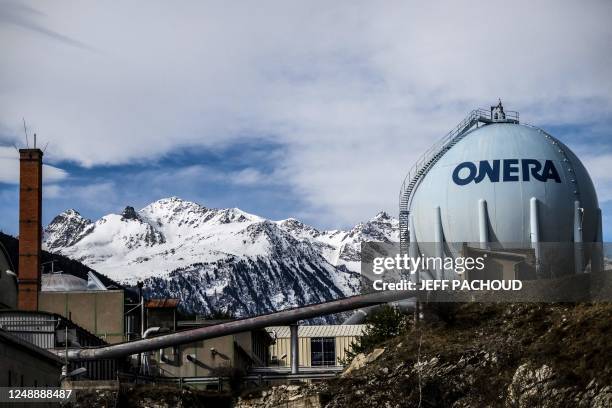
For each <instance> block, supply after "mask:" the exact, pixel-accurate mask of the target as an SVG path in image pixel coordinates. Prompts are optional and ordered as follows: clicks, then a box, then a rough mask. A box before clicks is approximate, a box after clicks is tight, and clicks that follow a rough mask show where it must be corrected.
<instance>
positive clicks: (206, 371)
mask: <svg viewBox="0 0 612 408" xmlns="http://www.w3.org/2000/svg"><path fill="white" fill-rule="evenodd" d="M236 337H241V339H237V338H236ZM238 340H240V342H241V343H242V342H243V341H244V340H245V339H244V338H243V336H241V333H239V334H238V335H235V336H223V337H218V338H215V339H209V340H204V341H198V342H195V343H191V344H186V345H183V346H178V347H175V348H172V347H168V348H165V349H164V356H165V360H166V361H167V362H162V363H160V359H159V351H157V352H156V353H155V355H154V356H153V359H154V360H155V361H157V362H158V365H159V366H160V367H161V368H162V373H163V374H164V375H168V376H174V377H203V376H211V375H215V373H214V371H215V369H218V368H226V369H227V368H244V367H241V364H238V361H237V360H238V359H239V357H237V355H236V354H237V351H236V348H235V347H234V341H238ZM249 342H250V339H249ZM244 347H245V348H247V347H249V348H250V345H248V344H244ZM212 348H214V349H215V351H216V352H215V353H213V352H211V349H212ZM190 354H191V355H195V357H196V359H197V360H198V362H197V363H192V362H190V361H188V360H187V355H190ZM168 360H170V361H168Z"/></svg>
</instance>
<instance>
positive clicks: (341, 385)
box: [237, 304, 612, 408]
mask: <svg viewBox="0 0 612 408" xmlns="http://www.w3.org/2000/svg"><path fill="white" fill-rule="evenodd" d="M449 317H451V318H450V319H448V318H449ZM446 318H447V320H448V321H447V322H443V321H441V320H434V321H430V322H426V323H421V324H419V325H418V326H417V327H415V326H414V325H411V326H410V328H409V329H408V331H407V332H406V333H405V335H402V336H399V337H396V338H391V339H389V340H388V341H387V342H385V343H382V344H380V345H379V346H378V347H379V349H378V350H377V351H376V353H375V354H372V355H371V356H369V357H368V356H363V357H362V356H359V357H356V358H355V360H354V365H355V366H354V367H351V368H350V371H351V372H349V373H345V375H343V376H342V377H341V378H338V379H335V380H332V381H328V382H323V383H320V384H316V385H311V386H302V387H291V388H289V387H284V388H280V389H279V388H274V389H267V390H259V391H257V392H251V393H249V394H248V395H246V396H245V397H243V398H242V400H241V401H240V403H239V404H238V405H237V406H238V407H241V408H262V407H268V406H285V405H283V404H286V403H287V401H297V400H304V401H309V402H310V403H311V404H312V405H311V406H320V407H326V408H340V407H343V408H344V407H352V408H360V407H364V408H365V407H393V408H396V407H397V408H400V407H457V408H458V407H518V408H532V407H542V408H546V407H550V408H553V407H555V408H556V407H584V408H587V407H596V408H604V407H611V406H612V342H611V341H610V338H611V336H612V305H609V304H596V305H584V304H583V305H540V304H514V305H512V304H510V305H483V304H465V305H462V306H460V307H459V309H458V311H457V312H456V314H453V315H452V316H449V315H447V316H446ZM313 401H316V403H315V402H313Z"/></svg>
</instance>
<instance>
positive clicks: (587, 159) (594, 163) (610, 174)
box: [581, 154, 612, 204]
mask: <svg viewBox="0 0 612 408" xmlns="http://www.w3.org/2000/svg"><path fill="white" fill-rule="evenodd" d="M581 160H582V163H583V164H584V165H585V167H586V168H587V170H588V172H589V174H590V175H591V178H592V179H593V183H594V184H595V189H596V190H597V198H598V199H599V203H600V204H602V203H603V202H605V201H610V200H612V154H602V155H594V154H592V155H589V156H583V157H582V158H581Z"/></svg>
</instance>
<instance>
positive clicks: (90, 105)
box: [0, 1, 612, 224]
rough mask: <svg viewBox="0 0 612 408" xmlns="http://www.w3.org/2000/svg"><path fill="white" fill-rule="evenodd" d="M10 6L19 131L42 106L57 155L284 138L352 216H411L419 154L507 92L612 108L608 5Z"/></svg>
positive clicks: (303, 189)
mask: <svg viewBox="0 0 612 408" xmlns="http://www.w3.org/2000/svg"><path fill="white" fill-rule="evenodd" d="M7 4H8V6H6V7H4V10H5V11H4V12H2V11H0V24H1V25H0V36H2V38H3V39H4V41H3V42H2V44H1V45H0V52H2V55H3V64H2V67H1V68H0V89H1V91H0V105H2V107H3V108H2V110H1V111H0V123H1V124H2V125H4V126H5V127H7V128H8V129H9V130H10V132H9V133H10V134H9V135H7V136H8V137H10V138H12V139H15V138H16V137H17V135H18V134H20V129H21V128H20V126H21V122H20V121H21V118H22V117H23V116H26V118H27V119H28V122H29V123H30V125H31V127H32V128H33V131H38V133H39V136H40V138H41V140H44V141H51V146H50V148H49V157H50V158H51V159H69V160H74V161H76V162H77V163H80V164H83V165H88V166H89V165H97V164H118V163H129V162H132V161H135V160H148V159H149V158H151V157H159V156H160V155H163V154H166V153H168V152H169V151H170V150H172V149H174V148H177V147H180V146H189V145H204V146H216V145H219V144H227V143H231V141H232V140H237V139H236V138H238V137H240V138H245V137H246V138H248V137H261V135H269V137H273V138H274V140H275V141H277V142H279V143H282V144H285V145H286V146H287V149H286V152H287V154H286V156H285V157H283V159H281V162H280V163H279V165H280V167H281V172H280V174H282V177H283V178H284V180H286V181H287V182H288V183H290V184H291V185H292V187H293V188H294V189H295V191H296V192H297V194H299V195H300V196H301V197H302V198H303V199H304V200H306V202H307V203H309V205H310V207H311V208H310V210H316V211H314V212H315V213H317V214H319V217H322V218H327V220H329V221H330V222H332V223H334V224H341V223H353V222H355V221H357V220H360V219H365V218H369V217H370V216H371V214H373V213H375V212H376V211H378V210H379V209H381V208H385V209H389V210H391V211H393V210H394V209H395V207H396V205H397V204H396V197H397V193H398V189H399V186H400V184H401V181H402V177H403V173H404V172H406V171H407V170H408V168H409V167H410V165H411V164H412V162H413V161H414V159H415V158H416V157H417V156H418V155H419V153H420V152H422V151H424V150H425V149H426V148H427V147H428V146H429V145H430V144H431V143H432V141H433V140H434V139H437V138H439V137H441V136H442V135H443V134H444V133H445V132H446V131H448V130H449V129H451V128H452V127H453V126H454V125H455V124H456V123H457V122H458V121H459V120H461V119H462V117H463V116H464V115H465V114H466V113H467V111H468V110H470V109H472V108H473V107H478V106H483V105H485V106H486V105H487V104H490V103H493V102H495V101H496V100H497V97H502V98H503V99H504V101H505V102H506V105H507V107H508V108H509V109H516V110H520V111H521V113H522V118H523V119H524V120H526V121H528V122H531V123H535V124H543V123H551V122H555V123H571V124H578V125H586V124H593V123H595V124H598V123H601V122H602V121H605V120H606V118H608V119H607V120H609V113H610V112H611V111H612V109H611V108H612V80H611V75H610V72H609V67H610V66H612V52H611V51H612V50H611V45H610V44H612V25H610V24H609V21H610V17H612V12H611V10H612V3H610V2H607V1H600V2H588V3H584V2H580V3H578V2H576V3H569V2H568V3H563V4H560V3H559V2H557V1H542V2H536V3H534V2H527V1H524V2H512V3H509V2H506V3H491V2H490V1H487V2H484V1H483V2H480V3H474V4H473V5H472V6H466V5H465V4H464V3H458V2H447V3H445V4H441V3H439V2H435V3H431V4H426V3H423V2H393V1H389V2H385V3H376V2H301V3H298V2H282V1H278V2H274V1H269V2H252V3H242V4H240V5H228V3H205V2H192V3H181V7H175V6H174V5H173V4H171V3H164V2H160V3H155V2H142V3H139V2H131V3H126V4H121V5H119V4H116V3H115V4H113V3H107V2H100V3H88V4H84V3H68V2H53V3H31V8H32V9H37V10H39V11H40V12H41V14H36V13H35V12H32V11H31V10H28V9H27V8H23V7H16V6H14V5H13V6H11V3H7ZM7 10H8V12H7ZM2 13H4V14H2ZM134 16H138V17H137V18H135V17H134ZM40 27H43V28H44V30H40V29H39V28H40ZM45 30H47V31H45ZM55 34H59V35H60V36H59V37H58V36H57V35H55ZM2 166H4V165H2ZM3 168H4V167H3ZM192 170H194V169H192ZM3 173H4V172H3ZM2 177H4V176H2ZM11 177H12V176H8V178H11ZM279 177H280V176H279ZM240 180H243V181H244V182H257V181H258V180H259V181H261V180H263V179H262V178H261V177H260V175H258V174H256V173H255V172H251V173H248V171H247V173H245V174H243V175H242V178H241V179H240ZM606 183H607V182H606ZM605 185H608V184H605ZM604 188H605V186H604ZM171 193H172V192H168V194H171Z"/></svg>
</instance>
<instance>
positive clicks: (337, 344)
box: [266, 324, 367, 369]
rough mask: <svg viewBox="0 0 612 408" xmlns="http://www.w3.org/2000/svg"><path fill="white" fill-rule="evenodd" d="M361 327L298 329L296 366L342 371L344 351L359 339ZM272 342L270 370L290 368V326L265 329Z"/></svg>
mask: <svg viewBox="0 0 612 408" xmlns="http://www.w3.org/2000/svg"><path fill="white" fill-rule="evenodd" d="M366 327H367V325H365V324H338V325H302V326H299V327H298V339H299V340H298V341H299V355H298V358H299V360H298V361H299V363H298V364H299V366H300V367H301V368H302V369H304V368H312V367H340V368H341V367H342V364H341V363H340V362H341V361H343V360H344V359H346V351H347V350H349V349H350V347H351V344H352V343H354V342H357V341H358V340H359V338H360V337H361V336H362V335H363V332H364V331H365V329H366ZM266 330H267V332H268V333H269V334H270V336H271V337H272V338H273V339H274V342H273V343H272V344H271V345H270V366H278V367H287V366H291V363H292V361H291V360H292V356H291V328H290V326H273V327H267V328H266Z"/></svg>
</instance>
